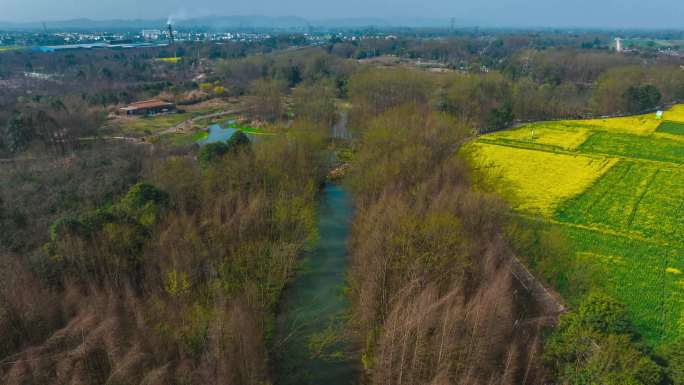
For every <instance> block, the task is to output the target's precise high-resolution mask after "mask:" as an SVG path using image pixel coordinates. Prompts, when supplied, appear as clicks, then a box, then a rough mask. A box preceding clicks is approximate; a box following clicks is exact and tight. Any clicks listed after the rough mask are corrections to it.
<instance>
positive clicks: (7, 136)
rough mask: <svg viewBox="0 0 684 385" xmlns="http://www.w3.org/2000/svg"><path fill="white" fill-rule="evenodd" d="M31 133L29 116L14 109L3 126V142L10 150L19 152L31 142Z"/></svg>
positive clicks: (31, 125) (31, 126)
mask: <svg viewBox="0 0 684 385" xmlns="http://www.w3.org/2000/svg"><path fill="white" fill-rule="evenodd" d="M33 134H34V133H33V124H32V120H31V118H30V117H27V116H26V115H24V114H23V113H19V112H17V111H15V112H14V113H13V114H12V116H11V117H10V119H9V121H8V122H7V126H6V127H5V132H4V135H3V136H4V138H3V139H4V140H3V142H4V144H5V146H6V147H7V149H8V150H10V152H13V153H17V152H21V151H24V150H25V149H26V148H27V147H28V145H29V144H30V143H31V140H32V139H33Z"/></svg>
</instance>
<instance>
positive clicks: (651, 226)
mask: <svg viewBox="0 0 684 385" xmlns="http://www.w3.org/2000/svg"><path fill="white" fill-rule="evenodd" d="M466 151H467V152H468V153H469V154H470V155H471V159H473V161H474V162H476V167H478V168H480V169H485V170H486V172H485V174H486V175H488V176H489V177H490V178H491V181H492V182H493V183H494V185H495V186H496V187H497V188H498V189H499V190H500V192H501V193H502V194H503V195H504V196H505V197H507V198H508V200H509V201H510V202H511V205H512V206H513V208H514V209H515V210H516V211H517V212H519V213H520V214H523V215H522V217H523V218H526V219H522V220H530V221H532V220H533V221H535V222H538V221H541V222H542V223H544V226H545V227H546V228H548V229H551V228H554V229H558V230H560V231H561V232H562V233H563V234H564V235H565V238H566V239H567V240H568V241H569V246H570V249H571V253H570V254H571V255H570V258H574V259H575V262H579V264H580V266H586V269H587V271H592V272H593V273H592V274H591V275H590V277H591V278H590V279H591V280H592V282H591V283H592V285H593V286H597V287H601V288H602V289H604V290H606V291H608V292H610V293H611V294H612V295H614V296H615V297H617V298H618V299H619V300H621V301H622V302H623V303H625V304H626V305H627V308H628V311H629V314H630V317H631V319H632V321H633V323H634V324H635V326H636V327H637V328H638V331H639V332H640V333H641V334H642V335H644V337H645V338H646V339H647V341H649V342H650V343H651V344H652V345H654V346H655V345H658V344H659V343H661V342H663V341H669V340H671V339H673V338H676V337H679V336H684V274H683V273H682V272H683V271H684V105H677V106H674V107H673V108H672V109H671V110H668V111H666V112H665V113H664V115H663V118H662V119H658V118H657V117H656V114H655V113H654V114H647V115H640V116H633V117H623V118H614V119H592V120H578V121H571V120H565V121H556V122H541V123H532V124H528V125H524V126H522V127H519V128H516V129H513V130H507V131H502V132H497V133H493V134H489V135H484V136H482V137H480V138H479V139H478V140H477V141H475V142H474V143H471V144H469V145H468V146H466ZM565 273H566V274H572V273H571V272H565ZM563 282H573V280H572V277H566V279H565V280H563ZM559 286H562V287H558V290H559V291H561V293H562V294H563V295H564V296H565V297H566V298H567V299H568V300H569V301H570V302H572V301H573V298H577V296H578V293H577V292H576V289H577V288H575V287H573V286H572V284H565V285H560V284H559Z"/></svg>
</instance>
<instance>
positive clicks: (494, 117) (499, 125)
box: [483, 102, 513, 132]
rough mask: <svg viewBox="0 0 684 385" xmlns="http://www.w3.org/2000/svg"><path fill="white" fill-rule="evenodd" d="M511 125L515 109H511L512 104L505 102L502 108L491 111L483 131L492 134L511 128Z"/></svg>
mask: <svg viewBox="0 0 684 385" xmlns="http://www.w3.org/2000/svg"><path fill="white" fill-rule="evenodd" d="M511 124H513V109H512V108H511V104H510V103H508V102H504V103H503V105H502V106H501V107H498V108H492V109H491V110H489V116H488V117H487V124H486V127H485V129H484V130H483V131H484V132H491V131H497V130H502V129H504V128H507V127H510V125H511Z"/></svg>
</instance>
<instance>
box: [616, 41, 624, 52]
mask: <svg viewBox="0 0 684 385" xmlns="http://www.w3.org/2000/svg"><path fill="white" fill-rule="evenodd" d="M615 50H616V51H617V52H622V51H623V48H622V39H620V38H619V37H616V38H615Z"/></svg>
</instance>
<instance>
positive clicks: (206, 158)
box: [197, 142, 230, 165]
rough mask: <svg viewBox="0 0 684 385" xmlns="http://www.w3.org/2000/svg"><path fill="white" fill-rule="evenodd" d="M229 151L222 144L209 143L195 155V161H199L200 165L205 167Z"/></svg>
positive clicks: (226, 146) (225, 145)
mask: <svg viewBox="0 0 684 385" xmlns="http://www.w3.org/2000/svg"><path fill="white" fill-rule="evenodd" d="M229 151H230V147H228V144H226V143H224V142H215V143H209V144H207V145H206V146H204V147H202V149H201V150H200V152H199V154H198V155H197V159H199V161H200V163H202V164H204V165H206V164H209V163H211V162H212V161H213V160H215V159H218V158H220V157H222V156H223V155H225V154H227V153H228V152H229Z"/></svg>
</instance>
